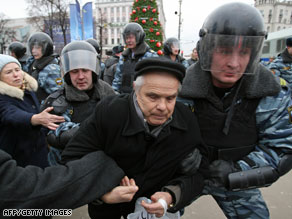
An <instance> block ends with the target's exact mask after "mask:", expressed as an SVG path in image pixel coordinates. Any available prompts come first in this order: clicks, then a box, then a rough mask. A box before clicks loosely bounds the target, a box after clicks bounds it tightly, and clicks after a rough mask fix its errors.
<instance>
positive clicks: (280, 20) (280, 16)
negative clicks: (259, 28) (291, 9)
mask: <svg viewBox="0 0 292 219" xmlns="http://www.w3.org/2000/svg"><path fill="white" fill-rule="evenodd" d="M282 18H283V9H281V10H280V14H279V23H281V22H282Z"/></svg>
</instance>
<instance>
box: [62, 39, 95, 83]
mask: <svg viewBox="0 0 292 219" xmlns="http://www.w3.org/2000/svg"><path fill="white" fill-rule="evenodd" d="M96 57H97V52H96V50H95V48H94V47H93V46H92V45H91V44H90V43H88V42H86V41H73V42H71V43H68V44H67V45H66V46H65V47H64V48H63V49H62V52H61V69H62V73H63V74H64V79H65V82H66V83H67V84H71V79H70V77H69V74H67V73H68V72H69V71H71V70H74V69H78V68H83V69H89V70H91V71H92V81H93V82H96V81H97V78H98V75H99V71H100V64H99V60H98V59H97V58H96Z"/></svg>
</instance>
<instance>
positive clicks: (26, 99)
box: [0, 73, 48, 167]
mask: <svg viewBox="0 0 292 219" xmlns="http://www.w3.org/2000/svg"><path fill="white" fill-rule="evenodd" d="M24 79H25V80H26V82H27V85H28V88H27V89H26V90H25V91H24V92H23V91H22V90H21V89H19V88H17V87H13V86H10V85H8V84H7V83H4V82H2V81H0V149H2V150H4V151H6V152H7V153H9V154H10V155H11V156H12V158H13V159H15V160H16V161H17V165H19V166H22V167H25V166H27V165H36V166H39V167H46V166H48V161H47V153H48V148H47V144H46V140H45V133H44V130H43V129H42V128H41V126H33V125H32V124H31V117H32V116H33V115H34V114H38V113H39V102H38V100H37V98H36V95H35V93H34V91H36V90H37V82H36V80H35V79H34V78H32V77H31V76H30V75H28V74H26V73H25V76H24Z"/></svg>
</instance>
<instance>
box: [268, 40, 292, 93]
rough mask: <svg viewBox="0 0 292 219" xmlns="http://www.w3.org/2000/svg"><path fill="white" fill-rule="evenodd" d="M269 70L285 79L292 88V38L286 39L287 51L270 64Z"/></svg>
mask: <svg viewBox="0 0 292 219" xmlns="http://www.w3.org/2000/svg"><path fill="white" fill-rule="evenodd" d="M268 68H269V69H271V70H272V72H273V73H274V74H275V75H277V76H279V77H281V78H283V79H285V80H286V81H287V82H288V84H289V86H290V88H292V37H289V38H287V39H286V48H285V50H284V51H283V52H282V53H281V54H279V55H278V57H277V58H276V59H275V60H274V61H273V62H272V63H270V64H269V66H268Z"/></svg>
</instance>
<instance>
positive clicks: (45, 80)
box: [27, 56, 63, 102]
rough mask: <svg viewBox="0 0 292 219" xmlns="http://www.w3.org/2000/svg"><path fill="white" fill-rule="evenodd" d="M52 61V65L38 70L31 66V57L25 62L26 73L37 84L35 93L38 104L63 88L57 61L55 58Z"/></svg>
mask: <svg viewBox="0 0 292 219" xmlns="http://www.w3.org/2000/svg"><path fill="white" fill-rule="evenodd" d="M53 61H54V62H53V63H49V64H48V65H46V66H45V67H44V68H43V69H39V70H37V69H36V68H35V67H34V66H33V63H34V62H35V59H34V58H33V56H32V57H30V58H29V59H28V61H27V66H29V67H28V69H29V72H28V73H29V74H31V75H32V76H33V77H34V78H35V79H36V80H37V82H38V86H39V88H38V91H37V92H36V93H37V96H38V99H39V101H40V102H41V101H43V100H44V99H45V98H46V97H47V96H48V95H49V94H51V93H53V92H55V91H56V90H58V89H59V88H62V87H63V79H62V76H61V69H60V66H59V65H58V64H57V63H58V60H57V59H56V58H55V59H53ZM34 72H35V73H34Z"/></svg>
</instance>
